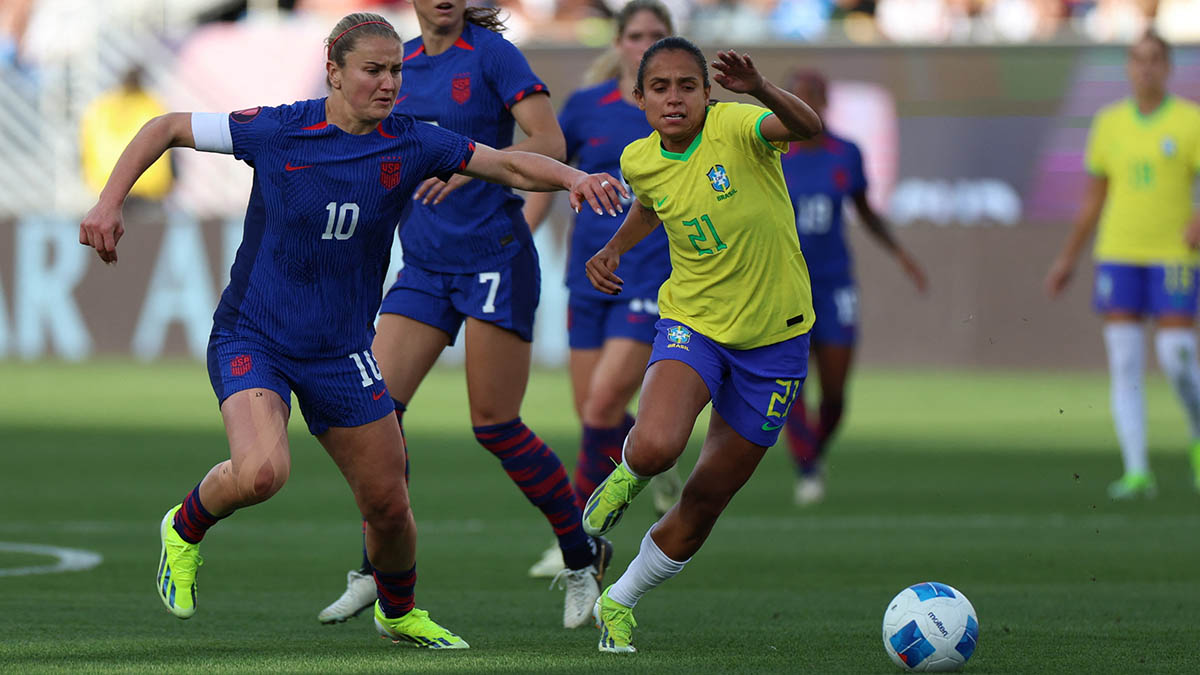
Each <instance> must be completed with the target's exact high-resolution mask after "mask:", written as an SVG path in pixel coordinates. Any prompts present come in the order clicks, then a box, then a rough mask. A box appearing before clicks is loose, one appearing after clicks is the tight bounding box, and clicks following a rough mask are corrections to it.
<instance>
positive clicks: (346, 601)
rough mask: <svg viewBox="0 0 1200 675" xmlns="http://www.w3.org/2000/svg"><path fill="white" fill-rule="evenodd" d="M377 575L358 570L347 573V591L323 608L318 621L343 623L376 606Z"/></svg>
mask: <svg viewBox="0 0 1200 675" xmlns="http://www.w3.org/2000/svg"><path fill="white" fill-rule="evenodd" d="M376 597H377V595H376V592H375V577H373V576H371V575H370V574H363V573H361V572H359V571H357V570H350V571H349V572H347V573H346V591H345V592H344V593H342V597H340V598H338V599H337V600H334V602H333V604H332V605H330V606H328V607H326V608H325V609H323V610H321V613H320V614H318V615H317V621H320V622H321V623H341V622H343V621H345V620H346V619H350V618H353V617H355V616H358V615H359V614H360V613H362V612H363V611H364V610H367V609H369V608H371V607H374V606H375V600H376Z"/></svg>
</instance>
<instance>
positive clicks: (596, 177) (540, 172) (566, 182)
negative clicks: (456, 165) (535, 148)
mask: <svg viewBox="0 0 1200 675" xmlns="http://www.w3.org/2000/svg"><path fill="white" fill-rule="evenodd" d="M462 173H465V174H467V175H468V176H473V177H475V178H482V179H484V180H486V181H490V182H492V183H499V184H501V185H507V186H509V187H513V188H517V189H518V190H529V191H531V192H554V191H555V190H567V191H568V192H569V193H570V201H571V208H573V209H575V212H576V213H578V212H579V209H580V208H582V207H583V204H584V202H587V204H588V206H590V207H591V208H592V210H593V211H595V212H596V215H603V214H604V213H605V212H607V213H608V215H610V216H616V215H617V214H618V213H623V212H624V210H625V209H623V208H622V207H621V200H620V197H628V196H629V192H628V191H626V189H625V186H624V185H622V184H621V181H619V180H617V179H616V178H613V177H612V176H610V175H608V174H606V173H592V174H588V173H584V172H582V171H580V170H579V169H576V168H573V167H569V166H567V165H566V164H563V163H562V162H559V161H556V160H553V159H550V158H549V157H545V156H543V155H537V154H534V153H532V152H516V151H505V150H496V149H495V148H491V147H488V146H486V145H483V144H482V143H479V144H476V145H475V153H474V154H473V155H472V156H471V161H469V162H467V166H466V168H465V169H464V170H463V172H462ZM618 193H619V196H618Z"/></svg>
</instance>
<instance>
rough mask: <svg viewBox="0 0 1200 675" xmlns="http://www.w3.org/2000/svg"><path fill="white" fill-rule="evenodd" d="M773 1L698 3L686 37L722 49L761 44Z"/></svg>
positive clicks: (706, 0)
mask: <svg viewBox="0 0 1200 675" xmlns="http://www.w3.org/2000/svg"><path fill="white" fill-rule="evenodd" d="M775 3H776V0H744V1H743V2H737V1H736V0H699V1H698V2H696V4H695V8H696V11H695V14H694V15H693V16H692V22H691V26H690V27H689V29H688V33H689V37H691V38H692V39H695V40H697V41H700V42H712V43H720V44H722V45H730V44H747V43H753V42H761V41H762V39H763V38H764V37H766V36H767V34H768V33H767V17H768V16H769V13H770V11H771V10H772V9H773V8H774V6H775Z"/></svg>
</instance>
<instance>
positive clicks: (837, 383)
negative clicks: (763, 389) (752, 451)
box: [781, 68, 926, 506]
mask: <svg viewBox="0 0 1200 675" xmlns="http://www.w3.org/2000/svg"><path fill="white" fill-rule="evenodd" d="M828 89H829V87H828V82H827V81H826V79H825V76H824V75H822V74H821V73H819V72H817V71H815V70H809V69H806V68H798V69H796V70H795V71H793V72H792V76H791V90H792V93H793V94H795V95H796V96H798V97H800V98H801V99H802V100H804V101H805V102H807V103H808V104H809V105H810V106H812V108H813V110H815V111H817V114H819V115H821V118H822V119H824V118H825V110H826V108H827V107H828V105H829V97H828ZM781 161H782V163H783V176H784V179H785V180H786V181H787V186H788V193H789V194H790V195H791V197H792V205H793V206H794V208H795V211H796V232H797V234H798V235H799V237H800V250H802V251H804V260H805V262H807V263H808V276H809V278H810V280H811V281H812V294H813V308H814V309H815V310H816V314H817V322H816V324H815V325H814V326H813V329H812V333H810V335H809V337H810V339H811V341H812V342H811V345H810V349H811V352H810V353H811V354H812V358H813V359H815V361H816V366H817V375H818V377H820V380H821V398H820V404H819V406H818V414H817V421H816V424H815V425H810V424H809V421H808V419H809V418H808V410H807V407H806V405H805V402H804V396H803V395H801V396H800V398H799V399H798V400H797V401H796V404H795V405H793V406H792V410H791V412H790V413H789V414H788V421H787V439H788V446H789V447H790V448H791V451H792V458H793V459H794V460H795V461H796V468H797V470H798V471H799V476H798V477H797V479H796V489H795V495H794V497H795V501H796V504H797V505H798V506H804V505H806V504H812V503H815V502H819V501H821V500H822V499H823V498H824V497H825V481H824V476H823V475H822V474H823V472H822V466H821V458H822V457H823V456H824V454H825V451H826V449H827V448H828V447H829V443H830V441H831V439H832V438H833V435H834V433H835V432H836V431H837V428H838V425H839V424H840V422H841V419H842V413H843V412H844V410H845V401H846V380H847V379H848V378H849V376H850V366H851V364H852V363H853V361H854V345H855V343H856V342H857V340H858V290H857V288H856V287H855V283H854V269H853V264H852V263H851V260H850V247H849V245H848V244H847V242H846V232H845V228H844V227H843V225H842V223H843V220H842V211H843V209H842V207H843V205H844V204H845V202H846V200H847V199H849V201H850V203H851V204H853V205H854V210H855V212H856V213H857V214H858V218H859V220H860V221H861V222H862V223H863V225H865V226H866V228H867V232H869V233H870V234H871V237H872V238H873V239H874V240H875V241H877V242H879V244H880V245H882V246H883V247H884V248H885V249H887V251H888V252H889V253H890V254H891V255H892V257H894V258H895V259H896V262H897V263H899V265H900V268H901V269H902V270H903V271H904V274H905V275H906V276H908V278H909V279H910V280H911V281H912V283H913V285H914V286H916V288H917V290H918V291H920V292H921V293H924V292H925V288H926V281H925V272H924V271H923V270H922V269H921V266H920V265H919V264H917V262H916V260H914V259H913V257H912V256H911V255H909V253H908V251H906V250H904V248H903V247H902V246H900V244H899V243H898V242H897V241H896V240H895V238H893V237H892V234H891V232H889V231H888V226H887V223H886V222H885V221H884V220H883V217H882V216H880V215H879V213H878V212H877V211H875V209H874V208H873V207H872V206H871V202H870V201H868V200H867V178H866V174H865V173H864V172H863V158H862V153H861V152H860V151H859V149H858V146H857V145H855V144H854V143H851V142H850V141H848V140H846V139H844V138H842V137H840V136H838V135H836V134H834V133H832V132H831V131H829V128H828V127H825V129H824V131H822V132H821V133H820V134H819V135H817V136H814V137H813V138H811V139H808V140H806V141H798V142H795V143H792V144H791V147H790V148H789V149H788V151H787V152H786V153H784V155H783V158H782V160H781Z"/></svg>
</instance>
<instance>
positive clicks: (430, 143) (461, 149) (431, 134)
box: [415, 122, 475, 180]
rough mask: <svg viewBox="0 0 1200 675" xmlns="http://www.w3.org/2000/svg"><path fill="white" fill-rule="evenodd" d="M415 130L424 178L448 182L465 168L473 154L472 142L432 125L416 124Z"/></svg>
mask: <svg viewBox="0 0 1200 675" xmlns="http://www.w3.org/2000/svg"><path fill="white" fill-rule="evenodd" d="M415 129H416V131H417V134H418V135H419V138H420V141H421V150H422V158H423V159H424V161H425V164H424V175H425V177H430V176H433V177H436V178H440V179H442V180H449V179H450V176H452V175H454V174H455V173H457V172H459V171H462V170H463V169H465V168H467V164H468V163H469V162H470V161H471V157H472V156H473V155H474V154H475V142H474V141H472V140H471V139H469V138H467V137H466V136H463V135H461V134H457V133H455V132H453V131H450V130H449V129H443V128H441V127H438V126H434V125H432V124H425V123H422V122H418V123H417V125H416V127H415Z"/></svg>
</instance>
